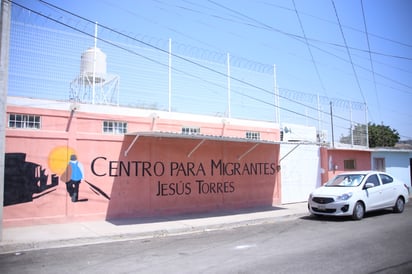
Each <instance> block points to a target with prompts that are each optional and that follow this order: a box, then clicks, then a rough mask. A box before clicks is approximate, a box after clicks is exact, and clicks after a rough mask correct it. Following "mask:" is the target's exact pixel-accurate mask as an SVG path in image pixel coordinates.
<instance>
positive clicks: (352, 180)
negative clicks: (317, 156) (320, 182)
mask: <svg viewBox="0 0 412 274" xmlns="http://www.w3.org/2000/svg"><path fill="white" fill-rule="evenodd" d="M364 177H365V175H364V174H349V175H348V174H342V175H338V176H336V177H335V178H333V179H332V180H330V181H329V182H327V183H326V185H325V186H329V187H330V186H333V187H334V186H338V187H353V186H359V185H360V183H361V182H362V180H363V178H364Z"/></svg>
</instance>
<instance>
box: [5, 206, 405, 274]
mask: <svg viewBox="0 0 412 274" xmlns="http://www.w3.org/2000/svg"><path fill="white" fill-rule="evenodd" d="M343 272H344V273H412V203H409V204H408V205H407V206H406V208H405V211H404V212H403V213H402V214H394V213H392V212H391V210H383V211H379V212H373V213H369V214H367V215H366V216H365V218H364V219H363V220H361V221H352V220H350V219H349V218H344V219H341V218H315V217H312V216H309V214H308V215H307V216H304V217H302V218H298V219H290V220H287V221H280V222H276V221H274V222H273V223H266V224H261V225H250V226H244V227H239V228H232V229H227V230H219V231H209V232H204V233H196V234H187V235H180V236H170V237H159V238H150V239H144V240H133V241H122V242H113V243H105V244H94V245H88V246H79V247H70V248H56V249H47V250H37V251H28V252H21V253H12V254H3V255H0V273H19V274H20V273H343Z"/></svg>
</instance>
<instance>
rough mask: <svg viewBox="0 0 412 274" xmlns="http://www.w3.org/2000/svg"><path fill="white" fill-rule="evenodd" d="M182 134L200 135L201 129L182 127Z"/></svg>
mask: <svg viewBox="0 0 412 274" xmlns="http://www.w3.org/2000/svg"><path fill="white" fill-rule="evenodd" d="M182 134H187V135H191V134H200V128H198V127H182Z"/></svg>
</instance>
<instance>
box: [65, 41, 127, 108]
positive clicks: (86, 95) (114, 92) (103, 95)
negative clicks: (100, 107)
mask: <svg viewBox="0 0 412 274" xmlns="http://www.w3.org/2000/svg"><path fill="white" fill-rule="evenodd" d="M118 88H119V77H118V76H117V75H111V74H108V73H107V64H106V54H104V53H103V51H102V50H100V49H99V48H97V47H91V48H89V49H87V50H86V51H84V52H83V53H82V55H81V58H80V73H79V75H78V76H77V77H76V78H75V79H74V80H73V81H72V82H71V83H70V100H71V101H74V102H79V103H89V104H105V105H118V104H119V102H118V101H119V91H118Z"/></svg>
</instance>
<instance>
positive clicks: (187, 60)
mask: <svg viewBox="0 0 412 274" xmlns="http://www.w3.org/2000/svg"><path fill="white" fill-rule="evenodd" d="M40 1H41V0H40ZM41 2H44V1H41ZM45 3H46V4H48V3H47V2H45ZM13 4H15V5H17V6H19V7H21V8H23V9H26V10H28V11H30V12H33V13H35V14H38V15H39V16H41V17H44V18H47V19H48V20H51V21H53V22H55V23H58V24H61V25H63V26H65V27H68V28H70V29H73V30H75V31H77V32H80V33H82V34H85V35H87V36H90V37H93V38H94V34H89V33H87V32H85V31H83V30H80V29H78V28H76V27H73V26H71V25H69V24H66V23H63V22H61V21H59V20H56V19H54V18H51V17H50V16H46V15H44V14H41V13H40V12H37V11H34V10H32V9H29V8H27V7H24V6H22V5H20V4H17V3H14V2H13ZM52 6H53V5H52ZM54 7H55V8H57V9H59V10H61V11H64V12H67V13H69V14H71V15H73V16H75V17H78V18H80V19H82V20H85V21H87V22H89V23H91V24H95V23H94V22H92V21H91V20H89V19H86V18H83V17H81V16H78V15H76V14H73V13H71V12H69V11H66V10H64V9H61V8H59V7H56V6H54ZM100 26H101V27H103V28H106V29H107V30H109V31H112V32H113V33H116V34H118V35H121V36H124V37H127V38H129V39H131V40H134V41H136V42H139V43H142V44H144V45H146V46H148V47H150V48H154V49H156V50H158V51H161V52H164V53H168V52H167V51H165V50H163V49H161V48H159V47H155V46H153V45H151V44H149V43H146V42H143V41H141V40H138V39H136V38H133V37H131V36H130V35H126V34H124V33H122V32H119V31H116V30H113V29H112V28H109V27H106V26H102V25H100ZM98 39H99V40H100V41H102V42H104V43H107V44H109V45H112V46H114V47H117V48H119V49H122V50H124V51H126V52H128V53H131V54H134V55H137V56H139V57H142V58H144V59H147V60H149V61H151V62H154V63H157V64H159V65H162V66H167V65H165V64H163V63H161V62H159V61H157V60H154V59H151V58H149V57H146V56H144V55H141V54H139V53H137V52H135V51H133V50H130V49H128V48H126V47H124V46H120V45H118V44H115V43H113V42H110V41H108V40H106V39H102V38H100V37H99V38H98ZM174 56H175V57H176V58H179V59H181V60H184V61H186V62H189V63H191V64H194V65H197V66H199V67H201V68H204V69H207V70H209V71H212V72H215V73H217V74H219V75H222V76H225V77H228V75H227V74H225V73H221V72H219V71H217V70H214V69H212V68H210V67H207V66H204V65H202V64H199V63H197V62H194V61H192V60H189V59H187V58H184V57H181V56H178V55H174ZM175 70H176V69H175ZM176 71H179V72H181V73H184V74H186V75H189V76H191V77H194V78H197V79H200V80H202V81H205V82H208V83H211V84H213V85H216V86H219V87H223V86H221V85H218V84H216V83H213V82H210V81H207V80H205V79H203V78H201V77H198V76H195V75H193V74H190V73H187V72H186V71H182V70H176ZM231 79H233V80H236V81H238V82H240V83H243V84H245V85H247V86H249V87H253V88H255V89H257V90H261V91H264V92H266V93H268V94H270V95H273V93H272V92H270V91H268V90H266V89H264V88H261V87H259V86H256V85H253V84H251V83H249V82H246V81H243V80H240V79H237V78H234V77H231ZM237 93H238V94H240V95H242V96H244V97H247V98H250V99H252V100H255V101H258V102H262V103H264V104H267V105H270V106H274V107H279V106H275V105H274V104H272V103H269V102H266V101H264V100H261V99H259V98H255V97H253V96H250V95H247V94H244V93H240V92H237ZM282 98H284V99H286V100H288V101H290V102H293V103H296V104H298V105H301V106H304V107H307V108H309V109H313V110H316V111H319V110H318V109H317V108H314V107H312V106H309V105H306V104H303V103H301V102H299V101H296V100H291V99H290V98H287V97H282ZM279 109H282V110H284V111H287V112H291V113H294V114H296V115H299V116H303V117H308V118H311V119H313V120H317V119H316V118H313V117H310V116H308V115H305V114H302V113H299V112H296V111H292V110H290V109H286V108H283V107H279ZM320 112H322V113H324V114H327V115H329V113H328V112H325V111H320ZM336 117H337V118H340V119H343V120H346V121H350V120H349V119H345V118H343V117H339V116H336Z"/></svg>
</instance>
